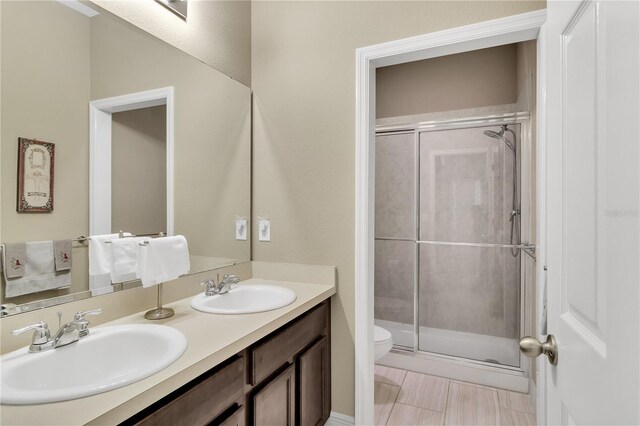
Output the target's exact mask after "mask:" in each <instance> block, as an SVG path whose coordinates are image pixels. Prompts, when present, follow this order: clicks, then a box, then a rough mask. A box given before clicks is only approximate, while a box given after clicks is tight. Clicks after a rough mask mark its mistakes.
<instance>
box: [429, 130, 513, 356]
mask: <svg viewBox="0 0 640 426" xmlns="http://www.w3.org/2000/svg"><path fill="white" fill-rule="evenodd" d="M496 128H497V126H491V127H474V128H466V129H453V130H437V131H427V132H422V133H420V142H419V143H420V190H419V191H420V205H419V217H420V222H419V225H420V228H419V229H420V232H419V241H418V245H419V265H420V267H419V281H418V282H419V304H418V313H419V325H420V327H419V336H418V339H419V349H420V350H421V351H428V352H434V353H440V354H444V355H452V356H457V357H464V358H469V359H474V360H479V361H485V362H493V363H498V364H503V365H510V366H518V364H519V354H518V350H517V339H518V338H519V333H520V282H521V280H520V254H519V251H518V250H516V251H515V256H513V255H512V253H511V249H510V248H508V247H507V248H505V247H500V245H508V244H510V241H511V240H512V237H511V232H512V230H511V222H510V218H512V211H513V210H514V201H513V200H514V198H513V197H514V193H513V191H514V187H517V181H516V184H514V179H517V178H518V176H517V172H516V175H515V176H514V173H513V170H514V167H513V166H514V161H515V162H516V165H517V163H518V160H517V158H516V157H515V156H514V152H513V151H512V150H511V149H510V148H509V147H508V146H507V145H506V144H505V143H504V142H503V141H502V140H500V139H495V138H491V137H488V136H486V135H485V134H484V131H486V130H494V131H495V130H497V129H496ZM510 128H511V129H513V130H514V131H515V133H516V135H519V134H520V129H519V125H510ZM516 199H517V194H516ZM512 219H513V220H516V221H517V220H518V218H517V217H515V218H512ZM518 226H519V222H517V223H516V224H515V226H514V231H515V230H516V229H517V227H518ZM516 237H517V236H516ZM516 243H517V242H516Z"/></svg>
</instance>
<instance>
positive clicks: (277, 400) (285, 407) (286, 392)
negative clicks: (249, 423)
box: [253, 364, 296, 426]
mask: <svg viewBox="0 0 640 426" xmlns="http://www.w3.org/2000/svg"><path fill="white" fill-rule="evenodd" d="M295 382H296V370H295V365H293V364H292V365H291V366H289V368H287V369H286V370H285V371H284V372H282V374H280V375H279V376H278V377H276V378H275V379H273V380H272V381H271V382H270V383H269V384H267V385H266V386H265V387H264V388H263V389H261V390H260V391H259V392H258V393H256V394H255V395H254V396H253V424H254V425H256V426H272V425H273V426H275V425H279V426H293V424H294V423H295V410H296V408H295V403H296V391H295V389H296V383H295Z"/></svg>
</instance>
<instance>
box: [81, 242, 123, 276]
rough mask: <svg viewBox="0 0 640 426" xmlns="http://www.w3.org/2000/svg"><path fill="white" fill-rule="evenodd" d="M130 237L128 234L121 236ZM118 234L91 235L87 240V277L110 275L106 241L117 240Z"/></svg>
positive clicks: (109, 252)
mask: <svg viewBox="0 0 640 426" xmlns="http://www.w3.org/2000/svg"><path fill="white" fill-rule="evenodd" d="M123 235H124V236H125V237H126V236H131V234H130V233H128V232H125V233H124V234H123ZM118 238H119V234H105V235H92V236H91V237H90V238H89V275H93V276H95V275H108V274H110V273H111V245H110V244H107V241H113V240H117V239H118Z"/></svg>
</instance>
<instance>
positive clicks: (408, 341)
mask: <svg viewBox="0 0 640 426" xmlns="http://www.w3.org/2000/svg"><path fill="white" fill-rule="evenodd" d="M416 150H417V148H416V135H415V132H406V133H394V134H390V135H381V136H377V137H376V182H375V191H376V193H375V200H376V201H375V211H376V214H375V218H376V220H375V271H374V277H375V278H374V283H375V289H374V299H375V304H374V307H375V308H374V317H375V322H376V324H377V325H379V326H382V327H384V328H386V329H387V330H389V331H390V332H391V334H392V337H393V342H394V344H395V345H396V346H401V347H404V348H409V349H413V348H414V342H415V327H414V324H415V321H414V301H415V280H416V265H417V263H416V258H417V249H416V243H415V239H416V157H417V156H416Z"/></svg>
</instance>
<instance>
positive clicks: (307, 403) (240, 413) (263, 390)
mask: <svg viewBox="0 0 640 426" xmlns="http://www.w3.org/2000/svg"><path fill="white" fill-rule="evenodd" d="M330 356H331V354H330V302H329V301H325V302H322V303H320V304H319V305H318V306H316V307H314V308H312V309H310V310H309V311H308V312H306V313H304V314H303V315H301V316H300V317H298V318H296V319H295V320H293V321H291V322H289V323H288V324H286V325H284V326H283V327H281V328H280V329H278V330H276V331H274V332H273V333H271V334H269V335H268V336H266V337H264V338H262V339H260V340H259V341H258V342H256V343H254V344H253V345H251V346H250V347H249V348H247V349H245V350H243V351H241V352H240V353H238V354H236V355H234V356H232V357H231V358H229V359H227V360H226V361H224V362H223V363H222V364H221V365H219V366H217V367H215V368H213V369H211V370H210V371H207V372H206V373H205V374H203V375H201V376H200V377H198V378H196V379H194V380H192V381H191V382H189V383H187V384H186V385H184V386H183V387H181V388H180V389H178V390H176V391H174V392H172V393H171V394H169V395H167V396H166V397H164V398H162V399H161V400H160V401H158V402H156V403H155V404H153V405H151V406H150V407H148V408H146V409H144V410H142V411H141V412H140V413H138V414H136V415H134V416H132V417H131V418H129V419H128V420H126V421H124V422H123V423H122V424H123V425H140V426H147V425H168V426H169V425H176V424H189V425H194V426H195V425H207V424H216V425H225V426H232V425H245V424H246V425H275V424H277V425H294V424H299V425H322V424H324V423H325V422H326V421H327V419H328V418H329V412H330V410H331V363H330Z"/></svg>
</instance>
